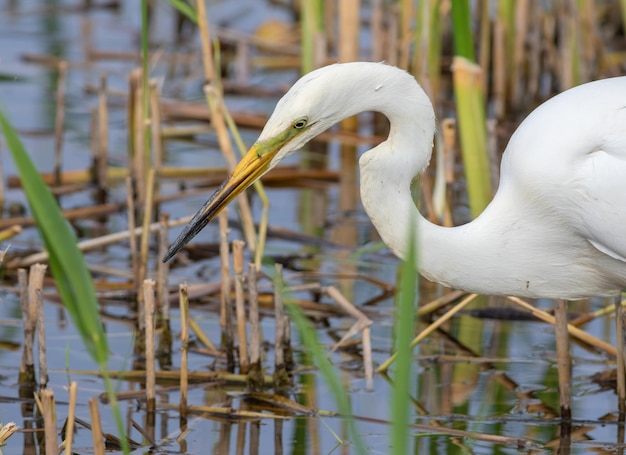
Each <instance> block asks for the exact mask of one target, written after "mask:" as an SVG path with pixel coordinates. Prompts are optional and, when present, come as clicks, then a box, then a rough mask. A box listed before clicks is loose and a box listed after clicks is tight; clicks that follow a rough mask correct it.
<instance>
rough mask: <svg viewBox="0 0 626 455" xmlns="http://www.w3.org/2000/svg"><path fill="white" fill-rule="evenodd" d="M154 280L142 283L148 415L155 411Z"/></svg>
mask: <svg viewBox="0 0 626 455" xmlns="http://www.w3.org/2000/svg"><path fill="white" fill-rule="evenodd" d="M154 286H155V283H154V280H144V281H143V305H144V317H145V327H146V343H145V348H146V349H145V355H146V408H147V411H148V413H154V411H155V410H156V381H155V373H154V368H155V364H154V352H155V351H154V309H155V303H154V292H155V291H154Z"/></svg>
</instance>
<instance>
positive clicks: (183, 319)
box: [178, 283, 189, 432]
mask: <svg viewBox="0 0 626 455" xmlns="http://www.w3.org/2000/svg"><path fill="white" fill-rule="evenodd" d="M178 297H179V305H180V341H181V346H180V405H179V414H180V429H181V432H184V431H185V430H186V429H187V388H188V383H189V380H188V371H187V361H188V355H189V354H188V349H189V298H188V295H187V284H186V283H182V284H180V285H179V286H178Z"/></svg>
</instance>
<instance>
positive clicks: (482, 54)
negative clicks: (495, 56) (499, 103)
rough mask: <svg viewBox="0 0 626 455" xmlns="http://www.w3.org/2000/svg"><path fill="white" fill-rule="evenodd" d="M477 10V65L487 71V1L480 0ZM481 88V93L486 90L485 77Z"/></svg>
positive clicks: (489, 24) (488, 41)
mask: <svg viewBox="0 0 626 455" xmlns="http://www.w3.org/2000/svg"><path fill="white" fill-rule="evenodd" d="M477 9H478V10H479V11H478V13H477V16H479V19H478V20H479V21H480V31H479V35H478V66H480V67H481V68H482V70H483V72H485V74H486V73H487V68H489V66H490V64H491V38H492V36H491V32H492V27H491V11H490V9H491V4H490V3H489V2H481V3H479V6H478V7H477ZM482 82H483V84H482V89H483V93H489V92H488V87H487V85H488V80H487V78H486V77H485V78H483V81H482Z"/></svg>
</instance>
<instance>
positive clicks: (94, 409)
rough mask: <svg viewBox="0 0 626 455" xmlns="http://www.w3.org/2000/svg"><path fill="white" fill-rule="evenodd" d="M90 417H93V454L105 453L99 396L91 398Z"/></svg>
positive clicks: (100, 454) (103, 454) (102, 454)
mask: <svg viewBox="0 0 626 455" xmlns="http://www.w3.org/2000/svg"><path fill="white" fill-rule="evenodd" d="M89 417H90V419H91V440H92V442H93V454H94V455H105V452H106V451H105V447H104V435H103V434H102V422H101V420H100V410H99V409H98V397H93V398H91V399H90V400H89Z"/></svg>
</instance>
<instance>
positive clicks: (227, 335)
mask: <svg viewBox="0 0 626 455" xmlns="http://www.w3.org/2000/svg"><path fill="white" fill-rule="evenodd" d="M218 220H219V226H220V276H221V280H222V286H221V293H220V304H221V306H220V309H221V310H220V325H221V326H222V340H223V345H224V349H225V351H226V368H227V370H228V371H233V370H234V368H235V357H234V352H233V347H234V343H233V340H234V334H233V307H232V302H231V298H230V289H231V281H230V266H229V263H228V259H229V252H228V210H227V209H224V211H222V213H221V214H220V216H219V217H218Z"/></svg>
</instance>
